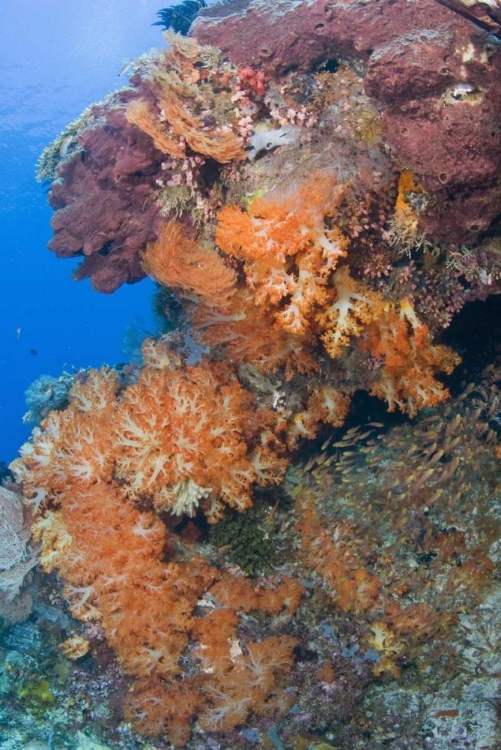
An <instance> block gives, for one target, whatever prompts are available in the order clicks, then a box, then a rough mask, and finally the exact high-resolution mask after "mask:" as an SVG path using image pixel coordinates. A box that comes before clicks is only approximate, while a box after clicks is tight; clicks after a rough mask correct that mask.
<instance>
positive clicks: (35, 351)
mask: <svg viewBox="0 0 501 750" xmlns="http://www.w3.org/2000/svg"><path fill="white" fill-rule="evenodd" d="M30 354H33V355H35V354H38V352H37V350H36V349H30Z"/></svg>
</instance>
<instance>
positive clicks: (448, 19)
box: [190, 0, 501, 242]
mask: <svg viewBox="0 0 501 750" xmlns="http://www.w3.org/2000/svg"><path fill="white" fill-rule="evenodd" d="M251 17H252V19H253V20H252V23H251V22H250V21H249V19H250V18H251ZM383 18H384V23H382V22H381V19H383ZM256 27H259V45H256V41H255V28H256ZM190 33H192V34H193V35H194V36H195V37H196V38H197V39H198V40H199V41H200V42H202V43H204V44H213V45H216V46H217V47H219V48H220V49H222V50H223V52H224V53H225V54H226V55H227V56H228V58H229V59H230V60H231V61H232V62H233V63H234V64H236V65H239V66H252V67H257V68H259V69H262V70H264V71H265V72H266V73H267V74H268V75H270V76H273V77H278V78H279V79H280V77H283V76H284V74H286V73H287V72H288V71H290V70H291V69H294V71H297V70H302V71H311V70H312V69H315V68H316V67H318V66H321V65H322V64H325V63H326V62H327V61H329V60H332V59H334V60H337V61H342V60H352V59H354V58H355V59H356V60H358V61H359V63H360V64H361V65H362V66H363V69H364V73H363V75H364V85H365V90H366V92H367V93H368V94H369V96H371V97H373V98H374V100H375V101H376V102H377V104H378V107H379V108H380V109H381V112H382V124H383V130H384V136H385V139H386V141H387V143H388V144H389V146H390V148H391V150H392V152H393V154H394V156H395V158H396V160H397V161H398V162H399V163H400V164H401V165H402V166H404V167H405V168H406V169H409V170H411V171H412V173H413V174H415V175H416V177H417V178H418V180H419V182H421V183H422V184H423V186H424V187H425V189H426V190H427V192H428V193H429V195H430V198H431V199H430V200H429V202H428V206H427V208H426V210H425V211H424V212H423V220H424V223H425V226H426V230H427V232H428V233H429V234H430V235H431V236H433V238H434V239H435V241H439V240H440V241H448V242H473V241H475V240H476V239H477V238H478V236H479V233H480V232H482V231H485V230H486V229H488V227H489V225H490V224H491V223H492V222H493V220H494V219H495V218H496V217H497V216H498V214H499V212H500V209H501V202H500V195H501V194H500V188H499V164H500V153H501V149H500V131H499V129H498V128H497V127H496V125H495V123H497V122H499V117H500V107H501V88H500V83H499V81H500V68H501V55H500V51H499V47H498V45H496V44H495V43H493V42H492V39H491V38H490V37H489V36H488V34H486V33H485V32H481V31H479V30H478V29H475V27H474V26H472V25H471V24H470V23H469V22H468V21H466V20H465V19H462V18H461V17H460V16H458V15H455V14H454V13H451V12H450V11H449V10H447V9H445V8H442V7H440V6H439V5H438V4H437V3H436V2H435V0H422V1H421V2H419V3H413V2H407V1H406V0H396V2H395V0H384V1H383V2H379V3H378V6H377V9H375V8H374V7H373V5H372V3H362V4H361V3H360V2H358V0H350V1H349V2H343V3H342V4H339V3H336V2H333V3H325V2H320V0H316V1H315V2H312V3H308V4H306V5H305V4H297V3H294V2H292V1H291V2H282V3H279V4H275V5H271V6H269V5H264V4H263V3H261V2H259V0H255V2H250V3H245V4H244V5H242V6H240V7H235V6H234V5H231V6H229V7H227V8H221V7H218V6H215V7H213V8H208V9H205V10H203V11H202V12H201V13H200V14H199V17H198V18H197V19H196V21H195V23H194V24H193V27H192V29H191V31H190ZM291 40H293V42H291ZM444 61H446V62H444Z"/></svg>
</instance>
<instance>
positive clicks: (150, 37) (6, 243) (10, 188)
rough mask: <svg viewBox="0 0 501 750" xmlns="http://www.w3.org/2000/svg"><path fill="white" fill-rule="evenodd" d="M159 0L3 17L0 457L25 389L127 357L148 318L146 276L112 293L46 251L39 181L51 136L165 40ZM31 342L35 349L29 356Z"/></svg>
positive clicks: (14, 6)
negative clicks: (132, 329) (127, 343)
mask: <svg viewBox="0 0 501 750" xmlns="http://www.w3.org/2000/svg"><path fill="white" fill-rule="evenodd" d="M157 9H158V3H157V2H154V0H143V1H139V2H135V1H134V0H124V1H123V2H121V1H120V2H119V0H111V1H110V2H105V0H90V2H85V3H82V2H77V0H68V2H65V0H49V2H47V3H37V2H34V1H32V0H20V1H19V2H10V1H9V2H6V3H4V4H3V7H2V24H1V27H0V175H1V180H0V246H1V248H2V273H1V277H0V284H1V290H0V310H1V312H0V461H5V462H6V463H9V462H10V461H11V460H12V459H13V458H14V457H15V456H16V454H17V451H18V449H19V446H20V445H21V444H22V443H23V442H24V440H26V438H27V437H28V435H29V433H30V431H31V429H32V427H31V426H30V425H24V424H23V423H22V417H23V415H24V413H25V412H26V411H27V409H26V404H25V397H24V392H25V391H26V389H27V388H28V386H29V385H30V383H32V382H33V381H34V380H35V378H37V377H38V376H39V375H41V374H42V373H46V374H49V375H52V376H59V375H60V374H61V372H62V371H63V370H68V371H71V369H72V368H73V367H74V368H77V369H79V368H81V367H86V366H89V365H93V366H100V365H101V364H103V362H108V363H110V364H113V363H116V362H119V361H120V360H121V359H123V358H124V353H123V339H124V336H125V334H126V331H127V327H128V326H129V325H130V324H133V321H134V320H136V321H137V322H138V324H139V325H140V324H141V322H142V324H143V325H144V326H145V327H146V328H148V325H151V315H150V307H151V305H150V295H151V287H152V285H151V284H150V283H149V282H148V281H145V282H143V283H142V284H138V285H134V286H126V287H124V288H122V289H121V290H120V291H119V292H117V293H116V294H114V295H112V296H108V295H99V294H96V293H94V292H92V290H91V288H90V285H89V283H88V282H83V283H80V284H75V283H74V282H73V281H72V279H71V270H72V266H75V265H76V264H75V263H74V262H72V261H67V262H66V263H60V262H57V260H56V258H55V257H54V255H53V254H52V253H50V252H48V251H47V250H46V245H47V242H48V240H49V238H50V218H51V215H52V209H51V208H50V207H49V206H48V204H47V196H46V191H47V188H46V187H45V188H44V186H43V185H40V184H39V183H37V182H36V180H35V171H36V163H37V160H38V158H39V156H40V154H41V152H42V150H43V149H44V148H45V146H46V145H47V143H49V142H50V141H52V140H53V139H54V138H55V137H56V136H57V135H58V133H59V132H60V131H61V130H62V129H63V127H65V125H66V124H67V123H68V122H70V121H71V120H74V119H75V118H76V117H77V116H78V115H79V114H80V112H81V111H82V110H83V109H84V108H85V107H86V106H87V104H88V103H89V102H92V101H99V100H100V99H102V98H103V97H104V96H105V95H106V94H108V93H109V92H110V91H113V90H114V89H116V88H119V87H120V86H123V85H124V84H125V81H124V79H123V78H121V77H119V73H120V71H121V69H122V68H123V66H124V62H125V61H126V60H127V59H128V58H133V57H136V56H137V55H139V54H140V53H142V52H143V51H144V50H147V49H149V48H150V47H152V46H154V45H158V44H159V43H160V42H161V34H160V31H159V29H158V28H155V27H152V26H151V24H152V21H153V20H154V19H155V13H156V11H157ZM30 351H32V352H36V354H30Z"/></svg>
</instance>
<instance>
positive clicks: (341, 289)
mask: <svg viewBox="0 0 501 750" xmlns="http://www.w3.org/2000/svg"><path fill="white" fill-rule="evenodd" d="M331 294H332V300H331V302H330V303H329V304H328V306H327V307H326V309H325V310H324V311H323V312H322V313H320V314H319V315H318V322H319V324H320V326H321V327H322V328H323V329H324V332H323V334H322V340H323V342H324V345H325V348H326V349H327V351H328V353H329V355H330V356H331V357H333V358H337V357H339V356H341V354H342V350H343V347H347V346H348V345H349V344H350V342H351V339H352V338H356V339H358V346H359V348H360V349H361V350H362V351H366V352H370V354H371V355H372V356H373V357H374V358H375V362H376V364H378V363H379V366H376V367H375V369H374V375H373V378H372V384H371V386H370V392H371V393H372V394H373V395H375V396H378V398H381V399H384V400H385V401H386V402H387V403H388V407H389V411H394V410H395V408H397V407H398V408H399V409H400V410H401V411H403V412H406V413H408V414H409V415H410V416H415V414H417V412H418V411H419V410H420V409H422V408H424V407H425V406H434V405H435V404H437V403H441V402H442V401H444V400H445V399H446V398H447V397H448V395H449V393H448V391H447V389H446V388H445V387H444V386H443V385H442V383H440V381H438V380H437V379H436V377H435V375H436V373H438V372H445V373H447V374H449V373H451V372H452V370H453V369H454V367H455V366H456V365H457V364H458V363H459V362H460V361H461V360H460V358H459V357H458V356H457V355H456V354H455V353H454V352H453V351H452V350H451V349H449V348H448V347H446V346H439V345H436V344H434V343H433V341H432V338H431V334H430V332H429V329H428V328H427V327H426V326H425V325H423V324H422V323H421V322H420V320H419V319H418V317H417V315H416V312H415V311H414V308H413V307H412V304H411V302H410V301H409V300H407V299H403V300H401V302H400V304H398V305H397V304H395V303H393V302H390V301H389V300H386V299H385V298H384V297H383V295H382V294H381V293H379V292H373V291H371V289H369V288H368V287H367V286H366V285H365V284H363V283H361V282H358V281H355V280H354V279H353V278H352V277H351V276H350V273H349V271H348V268H347V267H342V268H339V269H338V270H337V271H336V273H335V274H334V275H333V289H332V291H331Z"/></svg>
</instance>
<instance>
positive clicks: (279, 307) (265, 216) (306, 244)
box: [216, 173, 347, 334]
mask: <svg viewBox="0 0 501 750" xmlns="http://www.w3.org/2000/svg"><path fill="white" fill-rule="evenodd" d="M343 193H344V187H343V186H342V185H340V184H339V183H338V182H337V175H336V174H334V173H330V174H323V173H319V174H313V175H312V176H311V177H310V178H309V179H307V180H305V181H304V182H303V183H302V184H300V185H299V186H293V188H291V189H289V190H288V191H286V192H283V193H280V192H278V191H274V192H273V193H271V194H270V195H267V196H265V197H263V198H259V199H257V200H255V201H253V202H252V203H251V205H250V207H249V209H248V211H242V210H241V209H239V208H237V207H236V206H225V207H224V208H223V209H222V210H221V211H220V213H219V216H218V224H217V228H216V243H217V244H218V246H219V247H220V248H221V249H222V250H224V252H226V253H228V254H230V255H233V256H234V257H236V258H238V259H240V260H243V261H244V264H245V274H246V280H247V284H248V286H249V287H250V288H251V289H253V290H254V298H255V303H256V304H257V305H262V306H264V307H265V308H267V309H269V310H271V311H272V312H273V315H274V319H275V321H276V323H277V326H278V327H280V328H282V329H283V330H285V331H287V332H288V333H293V334H304V333H306V332H307V331H308V330H309V328H310V325H311V322H312V318H313V312H314V311H315V309H316V308H317V307H318V306H319V305H320V306H322V305H323V304H324V302H325V299H326V290H325V286H326V283H327V281H328V278H329V275H330V273H331V271H332V270H333V269H334V268H335V267H336V265H337V263H338V260H339V258H340V257H342V256H343V255H345V252H346V244H347V243H346V240H345V239H344V238H343V237H342V235H341V233H340V232H339V231H338V230H337V229H331V228H328V226H327V224H326V220H327V218H328V217H329V216H332V213H333V211H334V209H335V207H336V206H337V205H338V204H339V202H340V201H341V199H342V196H343Z"/></svg>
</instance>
